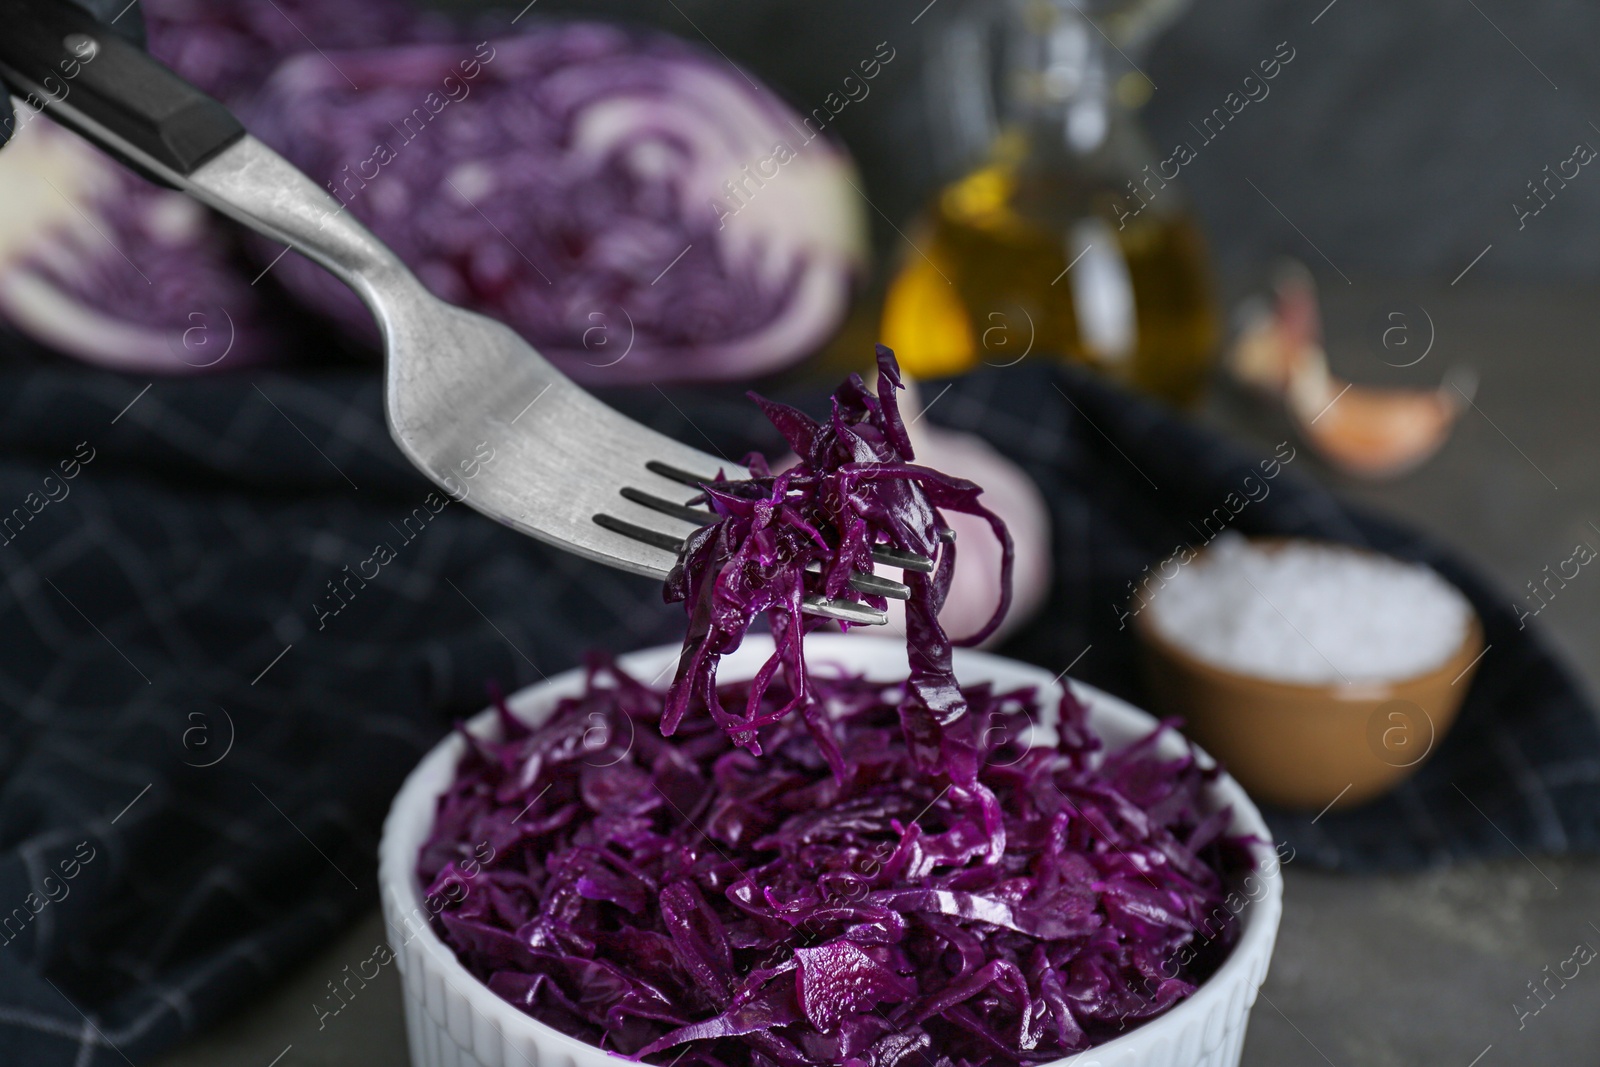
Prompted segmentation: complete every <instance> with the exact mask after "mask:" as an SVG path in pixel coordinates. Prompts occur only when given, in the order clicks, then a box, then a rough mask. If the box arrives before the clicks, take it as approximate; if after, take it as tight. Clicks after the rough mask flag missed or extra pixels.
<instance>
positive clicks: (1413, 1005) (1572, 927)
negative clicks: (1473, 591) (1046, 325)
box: [155, 253, 1600, 1067]
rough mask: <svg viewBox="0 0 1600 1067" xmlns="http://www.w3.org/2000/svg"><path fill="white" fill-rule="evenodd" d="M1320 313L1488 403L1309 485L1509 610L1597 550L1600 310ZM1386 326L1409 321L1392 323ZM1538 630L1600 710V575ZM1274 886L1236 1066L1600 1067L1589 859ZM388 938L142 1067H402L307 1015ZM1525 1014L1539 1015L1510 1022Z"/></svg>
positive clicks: (1555, 300)
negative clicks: (1396, 463)
mask: <svg viewBox="0 0 1600 1067" xmlns="http://www.w3.org/2000/svg"><path fill="white" fill-rule="evenodd" d="M1308 254H1309V253H1308ZM1323 297H1324V301H1325V307H1326V315H1327V320H1328V335H1329V345H1328V347H1329V351H1330V353H1331V355H1332V359H1333V363H1334V368H1335V371H1336V372H1337V373H1342V374H1344V375H1346V376H1348V377H1350V378H1352V379H1355V380H1359V381H1363V382H1376V383H1382V382H1400V381H1411V382H1418V381H1437V380H1439V377H1440V375H1441V374H1442V373H1443V371H1444V370H1445V368H1447V367H1449V366H1452V365H1458V364H1459V365H1465V366H1470V367H1472V368H1474V369H1476V370H1477V372H1478V373H1479V375H1480V380H1481V386H1480V388H1479V390H1478V393H1477V396H1476V401H1475V402H1476V405H1477V407H1476V409H1475V410H1471V411H1468V412H1467V413H1466V416H1465V418H1464V419H1463V420H1462V421H1461V423H1460V425H1459V426H1458V427H1457V430H1456V433H1455V434H1454V436H1453V437H1452V439H1451V440H1450V442H1449V443H1448V444H1447V445H1446V446H1445V448H1444V450H1443V451H1442V452H1441V453H1440V455H1439V456H1438V457H1436V458H1435V459H1434V460H1433V461H1432V462H1431V463H1429V464H1428V465H1426V466H1425V467H1423V468H1422V469H1421V470H1419V471H1417V472H1415V473H1413V474H1411V475H1409V476H1406V477H1405V478H1402V479H1400V480H1398V481H1395V482H1390V483H1387V484H1381V485H1363V484H1357V483H1352V482H1350V481H1348V480H1345V479H1341V478H1339V477H1337V476H1336V475H1334V474H1333V473H1332V472H1329V471H1327V470H1325V469H1315V470H1314V471H1313V473H1314V475H1315V476H1316V477H1319V478H1322V479H1324V480H1326V481H1327V482H1329V483H1330V484H1332V485H1334V486H1335V487H1336V488H1338V489H1339V490H1340V491H1342V492H1344V493H1346V494H1347V495H1348V496H1350V497H1351V498H1353V499H1355V500H1359V501H1361V502H1364V503H1366V504H1368V505H1370V506H1373V507H1376V508H1380V509H1382V510H1384V511H1387V512H1389V513H1391V514H1394V515H1397V516H1399V517H1401V518H1403V519H1405V520H1406V521H1408V522H1411V523H1413V524H1414V525H1416V526H1418V527H1420V528H1422V529H1424V530H1427V531H1429V532H1431V533H1433V534H1434V535H1436V536H1437V537H1439V538H1441V539H1443V540H1445V541H1448V542H1449V543H1451V544H1453V545H1455V546H1456V547H1457V548H1458V549H1459V550H1460V551H1462V552H1463V553H1465V555H1466V556H1467V557H1468V558H1470V559H1471V560H1472V561H1473V562H1474V563H1476V564H1477V565H1478V566H1479V567H1480V568H1482V569H1483V570H1484V571H1485V572H1486V573H1487V574H1489V575H1490V576H1491V577H1492V578H1493V579H1495V580H1496V581H1497V582H1498V583H1499V584H1500V585H1501V586H1502V587H1503V588H1504V590H1505V591H1506V595H1507V596H1508V597H1512V596H1514V595H1516V592H1517V591H1519V590H1523V589H1524V588H1525V583H1527V582H1529V581H1531V580H1533V579H1534V578H1536V577H1538V576H1540V572H1541V570H1542V568H1543V567H1544V566H1545V565H1546V564H1551V565H1554V564H1555V563H1557V562H1559V561H1560V560H1564V559H1566V558H1568V557H1569V556H1570V555H1571V554H1572V549H1573V546H1574V545H1575V544H1576V543H1577V542H1578V541H1588V542H1589V543H1590V544H1593V545H1595V546H1596V547H1600V531H1597V530H1596V529H1595V527H1593V526H1591V525H1590V523H1591V522H1593V523H1595V524H1597V525H1600V462H1597V459H1600V344H1597V339H1600V300H1597V299H1596V294H1594V293H1593V292H1592V291H1588V290H1578V289H1572V290H1565V291H1563V290H1553V289H1548V288H1547V289H1541V290H1532V289H1527V290H1516V289H1506V288H1500V287H1495V288H1476V287H1474V286H1473V285H1472V284H1471V279H1470V277H1469V278H1467V279H1465V280H1463V281H1461V282H1460V283H1459V284H1458V285H1457V286H1455V287H1450V286H1448V285H1446V284H1444V283H1442V282H1441V283H1439V284H1437V285H1435V286H1432V287H1429V286H1419V285H1417V284H1415V283H1405V284H1396V285H1381V284H1374V283H1362V284H1359V285H1355V286H1347V285H1345V284H1343V283H1342V281H1341V280H1340V279H1339V278H1338V277H1337V276H1334V277H1333V280H1332V282H1331V284H1329V285H1328V286H1327V288H1326V289H1325V290H1324V294H1323ZM1396 311H1397V312H1400V313H1402V314H1405V315H1406V316H1407V318H1406V319H1405V320H1395V319H1391V318H1387V316H1388V315H1389V313H1390V312H1396ZM1424 311H1425V314H1421V313H1420V312H1424ZM1429 319H1431V322H1432V325H1431V327H1430V326H1429V323H1428V320H1429ZM1397 321H1403V322H1404V323H1405V325H1406V326H1407V327H1408V329H1410V330H1411V331H1412V333H1411V335H1410V338H1409V339H1410V340H1411V341H1413V342H1415V343H1416V344H1417V345H1418V346H1421V347H1416V348H1412V349H1409V350H1406V353H1404V354H1402V353H1400V352H1399V351H1397V350H1396V349H1394V348H1393V347H1391V348H1390V349H1388V350H1385V349H1384V348H1383V347H1382V345H1381V342H1380V341H1379V337H1380V336H1381V331H1382V330H1383V329H1385V328H1387V326H1388V325H1392V324H1394V323H1396V322H1397ZM1430 333H1431V334H1432V335H1433V346H1432V348H1431V350H1429V351H1428V355H1427V356H1426V357H1425V358H1424V359H1423V360H1422V361H1421V362H1420V363H1418V364H1417V365H1415V366H1413V367H1410V368H1407V369H1405V370H1397V369H1394V368H1392V367H1390V366H1387V365H1385V362H1384V357H1387V361H1388V362H1389V363H1397V362H1404V361H1406V360H1409V359H1410V358H1414V354H1415V353H1418V352H1420V351H1422V350H1423V349H1424V348H1425V347H1426V346H1425V344H1424V342H1426V341H1427V340H1428V337H1429V334H1430ZM1399 336H1400V335H1397V334H1391V335H1390V341H1391V342H1394V341H1396V340H1398V339H1399ZM1202 418H1203V419H1205V420H1206V421H1207V422H1209V423H1212V424H1214V425H1216V426H1217V427H1219V428H1221V429H1223V430H1224V431H1225V432H1227V433H1229V434H1231V435H1233V436H1235V437H1241V438H1243V439H1246V440H1254V441H1257V442H1260V443H1266V442H1270V441H1274V440H1281V439H1282V433H1283V432H1285V431H1284V429H1283V427H1282V426H1281V424H1280V423H1279V421H1278V420H1277V418H1276V417H1275V416H1274V415H1273V414H1272V413H1271V412H1269V411H1265V410H1263V409H1261V408H1258V407H1255V406H1253V405H1251V404H1249V403H1247V402H1245V401H1243V400H1242V399H1240V398H1238V397H1233V396H1231V395H1229V394H1228V393H1227V392H1226V391H1222V392H1219V393H1218V395H1217V396H1216V397H1214V398H1213V400H1212V401H1211V403H1210V404H1209V405H1208V406H1207V408H1206V410H1205V411H1204V413H1203V415H1202ZM1314 467H1315V464H1313V463H1308V464H1307V468H1314ZM1534 625H1536V626H1538V627H1539V628H1540V630H1541V631H1542V632H1543V634H1544V636H1545V637H1546V638H1547V639H1549V640H1550V641H1551V642H1553V644H1554V645H1555V647H1556V648H1557V649H1558V651H1559V653H1560V654H1561V656H1562V657H1563V658H1564V659H1565V660H1566V661H1567V663H1568V664H1569V665H1570V666H1571V667H1572V668H1573V669H1574V670H1575V671H1576V672H1577V674H1578V676H1579V677H1580V679H1582V681H1583V683H1584V684H1585V685H1586V686H1588V688H1589V691H1590V692H1600V664H1597V663H1596V661H1595V658H1594V656H1593V655H1592V654H1591V653H1592V650H1593V649H1595V647H1596V645H1597V643H1600V576H1595V575H1590V574H1589V573H1588V572H1585V573H1584V574H1583V575H1581V576H1580V577H1579V579H1578V580H1576V581H1574V582H1572V583H1571V584H1570V586H1569V588H1567V589H1565V590H1562V591H1561V592H1560V595H1559V596H1557V597H1556V598H1554V599H1553V600H1552V601H1551V602H1550V604H1549V606H1548V607H1547V608H1546V609H1544V610H1543V611H1542V612H1541V613H1540V615H1539V617H1538V619H1537V620H1536V622H1535V623H1534ZM1285 878H1286V882H1287V890H1286V900H1285V910H1284V918H1283V926H1282V929H1281V932H1280V934H1279V937H1278V947H1277V952H1276V955H1275V956H1274V958H1273V963H1272V970H1271V973H1270V975H1269V976H1268V979H1267V983H1266V986H1265V987H1264V988H1263V990H1262V996H1261V999H1260V1000H1259V1001H1258V1002H1257V1005H1256V1008H1255V1011H1254V1013H1253V1014H1252V1016H1251V1024H1250V1037H1249V1041H1248V1043H1247V1045H1246V1047H1245V1052H1244V1064H1245V1067H1302V1065H1304V1067H1322V1065H1331V1067H1433V1065H1440V1067H1505V1065H1523V1064H1551V1065H1584V1064H1594V1063H1596V1062H1597V1061H1600V961H1596V962H1595V963H1594V964H1590V965H1588V966H1585V967H1582V968H1581V969H1580V971H1579V973H1578V975H1577V977H1576V978H1574V979H1572V980H1571V981H1569V982H1567V983H1566V984H1565V986H1564V987H1561V986H1558V985H1557V984H1556V983H1555V982H1551V984H1550V986H1549V988H1551V989H1554V990H1555V993H1554V995H1553V996H1549V995H1547V1000H1548V1003H1544V1002H1542V1001H1535V1000H1532V999H1531V996H1532V995H1531V994H1530V992H1529V986H1528V983H1529V982H1530V981H1542V980H1543V979H1544V978H1545V976H1546V974H1548V973H1553V972H1555V971H1556V969H1557V967H1558V965H1560V964H1561V963H1562V962H1563V961H1565V960H1567V959H1569V958H1570V957H1572V955H1573V950H1574V947H1575V946H1576V945H1578V943H1580V942H1587V943H1589V944H1592V945H1595V946H1596V947H1600V858H1556V857H1549V856H1538V855H1535V856H1531V857H1529V858H1527V859H1514V860H1509V861H1502V862H1494V863H1485V864H1473V865H1464V866H1459V867H1453V868H1448V869H1442V870H1434V871H1427V872H1422V873H1414V874H1406V875H1378V876H1365V877H1350V876H1343V875H1334V874H1327V873H1322V872H1316V871H1311V870H1306V869H1296V868H1295V867H1294V865H1293V864H1290V865H1289V866H1287V867H1286V868H1285ZM382 937H383V929H382V924H381V922H380V921H379V919H378V917H377V916H376V914H373V915H369V916H368V917H366V918H365V919H364V920H363V921H362V922H361V923H360V924H359V925H358V926H357V927H355V928H354V929H352V930H351V931H350V933H349V934H348V935H346V936H345V937H344V938H342V939H340V940H339V941H337V942H335V943H333V944H330V945H329V946H328V948H327V949H326V951H324V952H323V953H321V954H320V955H319V956H318V957H317V958H316V959H315V960H313V961H311V962H309V963H307V964H306V965H304V966H303V967H301V968H300V969H299V970H298V971H297V972H296V973H295V974H293V975H292V976H291V977H289V978H288V979H287V980H285V981H284V982H282V983H281V984H280V985H279V986H278V987H276V988H275V989H273V990H271V991H270V992H268V993H267V994H265V995H264V996H263V997H262V999H261V1001H260V1003H259V1004H257V1005H255V1006H253V1007H251V1008H250V1009H248V1010H247V1011H244V1012H242V1013H241V1014H239V1015H238V1016H236V1017H235V1018H233V1019H232V1020H230V1021H228V1022H226V1023H224V1024H222V1025H220V1026H218V1027H216V1028H215V1029H214V1030H213V1031H212V1032H210V1033H208V1034H205V1035H202V1036H201V1037H200V1038H199V1039H197V1040H195V1041H193V1042H191V1043H190V1044H188V1045H187V1046H185V1047H184V1048H182V1049H180V1050H179V1051H177V1052H176V1053H174V1054H172V1055H169V1056H166V1057H164V1058H162V1059H161V1060H159V1061H158V1063H157V1064H156V1065H155V1067H268V1065H271V1064H275V1067H323V1065H333V1064H353V1065H361V1064H384V1065H387V1064H395V1065H400V1064H403V1063H405V1062H406V1059H405V1057H406V1051H405V1035H404V1029H403V1024H402V1021H401V1014H400V1011H401V1009H400V990H399V983H398V981H397V979H396V976H395V975H394V973H393V969H392V967H391V968H386V969H385V971H384V972H383V974H382V975H380V977H379V978H378V980H377V981H375V982H373V983H372V984H370V985H369V986H368V988H366V989H364V990H362V991H361V992H360V994H359V995H358V996H357V997H355V998H354V999H352V1000H351V1002H350V1003H349V1005H348V1006H347V1007H346V1008H345V1009H344V1010H343V1011H342V1012H341V1013H340V1014H338V1015H337V1016H330V1017H328V1018H326V1019H325V1020H323V1022H322V1025H321V1027H320V1028H319V1024H318V1017H317V1012H316V1009H315V1007H314V1006H315V1005H317V1004H319V1003H321V1002H322V997H323V996H324V995H325V993H326V984H327V983H328V982H330V981H332V980H334V979H335V978H336V977H338V976H340V974H341V971H342V969H343V968H344V966H345V965H346V964H349V965H351V966H352V967H353V966H355V965H356V964H357V963H359V962H361V961H363V960H365V959H367V958H368V957H369V956H370V955H371V953H372V949H373V946H375V945H376V944H377V943H378V942H379V940H380V939H381V938H382ZM1547 966H1548V967H1549V968H1550V970H1549V972H1546V971H1545V968H1546V967H1547ZM1568 969H1569V971H1570V967H1569V968H1568ZM1540 1005H1542V1006H1540ZM1519 1006H1520V1009H1521V1010H1522V1011H1524V1012H1529V1009H1531V1008H1532V1007H1534V1006H1540V1009H1539V1011H1538V1012H1537V1013H1536V1014H1533V1013H1531V1012H1530V1013H1529V1014H1526V1015H1524V1016H1522V1017H1521V1018H1519V1014H1518V1011H1519ZM275 1057H281V1058H278V1059H277V1060H276V1061H275V1060H274V1058H275Z"/></svg>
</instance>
